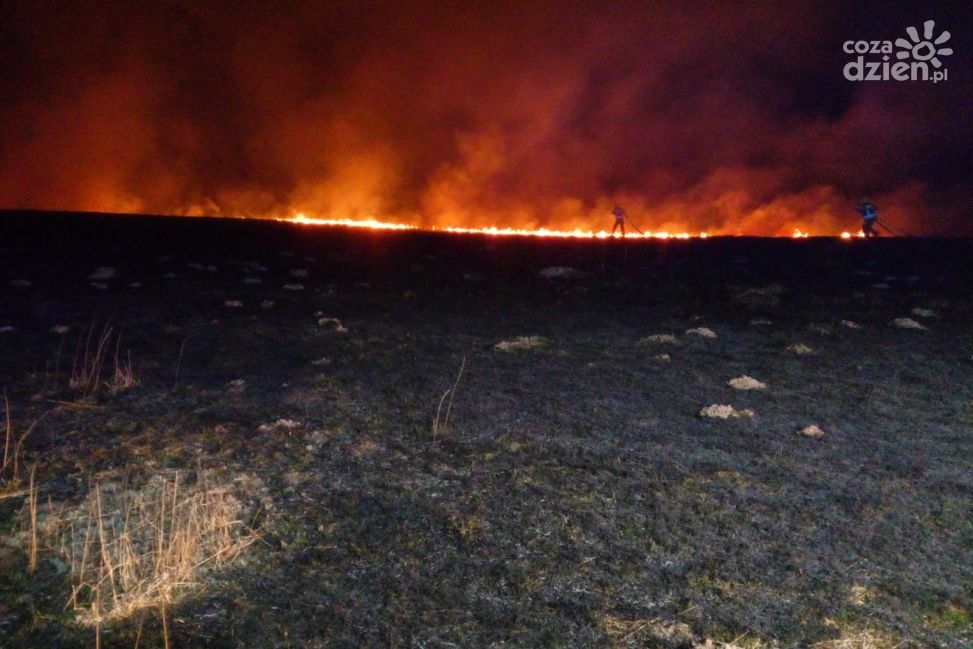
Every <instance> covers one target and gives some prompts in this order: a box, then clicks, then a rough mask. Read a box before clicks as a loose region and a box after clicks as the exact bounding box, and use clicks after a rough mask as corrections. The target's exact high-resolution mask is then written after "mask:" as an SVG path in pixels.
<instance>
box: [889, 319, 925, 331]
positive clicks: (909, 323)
mask: <svg viewBox="0 0 973 649" xmlns="http://www.w3.org/2000/svg"><path fill="white" fill-rule="evenodd" d="M892 324H893V325H895V326H896V327H898V328H899V329H925V328H926V326H925V325H923V324H920V323H918V322H916V321H915V320H913V319H912V318H896V319H895V320H893V321H892Z"/></svg>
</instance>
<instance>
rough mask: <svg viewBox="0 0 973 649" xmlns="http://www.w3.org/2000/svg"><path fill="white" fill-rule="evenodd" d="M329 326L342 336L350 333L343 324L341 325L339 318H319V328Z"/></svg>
mask: <svg viewBox="0 0 973 649" xmlns="http://www.w3.org/2000/svg"><path fill="white" fill-rule="evenodd" d="M327 325H333V326H334V330H335V331H336V332H337V333H340V334H343V333H346V332H347V331H348V328H347V327H345V326H344V325H343V324H341V320H339V319H338V318H328V317H324V318H318V326H319V327H324V326H327Z"/></svg>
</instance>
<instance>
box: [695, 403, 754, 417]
mask: <svg viewBox="0 0 973 649" xmlns="http://www.w3.org/2000/svg"><path fill="white" fill-rule="evenodd" d="M699 416H700V417H710V418H713V419H730V418H731V417H733V418H739V417H753V416H754V412H753V410H750V409H749V408H744V409H743V410H737V409H736V408H734V407H733V406H728V405H726V404H721V403H714V404H712V405H709V406H706V407H705V408H703V409H702V410H700V411H699Z"/></svg>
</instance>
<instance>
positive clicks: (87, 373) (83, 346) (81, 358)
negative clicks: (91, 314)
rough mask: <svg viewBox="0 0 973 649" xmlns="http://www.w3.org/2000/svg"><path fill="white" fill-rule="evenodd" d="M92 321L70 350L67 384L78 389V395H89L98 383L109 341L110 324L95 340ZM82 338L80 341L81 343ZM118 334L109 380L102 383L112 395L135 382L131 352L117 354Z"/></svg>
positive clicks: (120, 336) (110, 340) (118, 349)
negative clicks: (69, 368)
mask: <svg viewBox="0 0 973 649" xmlns="http://www.w3.org/2000/svg"><path fill="white" fill-rule="evenodd" d="M94 332H95V326H94V324H92V325H91V327H89V328H88V334H87V336H82V337H81V338H79V339H78V344H77V347H76V349H75V352H74V364H73V366H72V367H71V377H70V378H69V379H68V387H70V388H71V389H72V390H78V391H80V392H81V396H82V397H90V396H92V395H93V394H94V393H95V392H97V391H98V388H100V387H101V386H102V380H101V377H102V372H103V371H104V369H105V367H104V366H105V361H106V360H107V359H108V355H109V354H110V351H109V350H110V348H111V343H112V333H113V330H112V327H111V326H109V325H105V327H104V328H103V329H102V330H101V334H99V336H98V338H97V340H95V339H94ZM82 341H83V342H82ZM121 345H122V335H121V333H119V334H118V335H117V336H116V337H115V366H114V371H113V372H112V376H111V378H110V379H108V380H107V381H105V382H104V385H105V386H106V387H107V388H108V390H109V391H110V392H111V393H112V394H116V393H118V392H122V391H123V390H127V389H128V388H131V387H133V386H135V385H137V384H138V379H136V378H135V371H134V369H133V367H132V354H131V352H127V353H126V355H125V356H124V357H123V356H122V354H121Z"/></svg>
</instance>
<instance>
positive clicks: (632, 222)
mask: <svg viewBox="0 0 973 649" xmlns="http://www.w3.org/2000/svg"><path fill="white" fill-rule="evenodd" d="M628 224H629V225H631V226H632V227H633V228H635V231H636V232H638V233H639V234H641V235H644V234H645V233H644V232H642V229H641V228H640V227H639V226H637V225H635V222H634V221H633V220H632V219H629V220H628Z"/></svg>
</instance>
